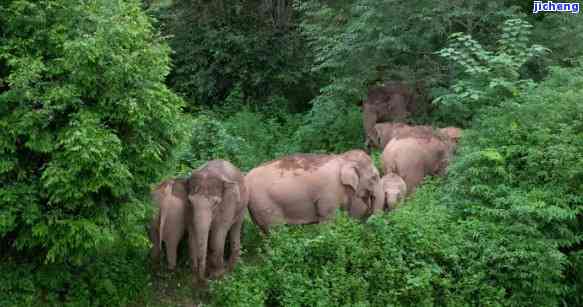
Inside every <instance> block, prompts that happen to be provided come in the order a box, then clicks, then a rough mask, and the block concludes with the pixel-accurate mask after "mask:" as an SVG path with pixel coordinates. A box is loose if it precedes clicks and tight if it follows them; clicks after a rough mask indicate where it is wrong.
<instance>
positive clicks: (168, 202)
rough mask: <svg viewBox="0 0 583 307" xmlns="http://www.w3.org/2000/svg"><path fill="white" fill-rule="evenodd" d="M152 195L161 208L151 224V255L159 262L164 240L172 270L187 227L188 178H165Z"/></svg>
mask: <svg viewBox="0 0 583 307" xmlns="http://www.w3.org/2000/svg"><path fill="white" fill-rule="evenodd" d="M151 197H152V199H153V201H154V202H155V203H156V204H157V205H158V208H159V210H158V214H156V216H155V217H154V219H153V220H152V223H151V224H150V233H149V236H150V241H152V250H151V257H152V259H153V260H155V261H156V262H159V260H160V253H161V251H162V242H164V245H165V249H166V260H167V262H168V269H169V270H171V271H172V270H174V269H175V268H176V256H177V253H178V245H179V243H180V241H181V240H182V238H183V237H184V234H185V232H186V228H187V227H186V220H185V218H184V216H185V211H186V206H187V203H188V198H187V186H186V180H185V179H168V180H165V181H163V182H162V183H160V184H159V185H158V186H157V187H156V188H155V189H154V191H152V193H151Z"/></svg>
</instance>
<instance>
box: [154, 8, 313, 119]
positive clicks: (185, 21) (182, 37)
mask: <svg viewBox="0 0 583 307" xmlns="http://www.w3.org/2000/svg"><path fill="white" fill-rule="evenodd" d="M159 15H160V16H161V17H162V18H163V20H164V21H165V22H164V29H165V32H166V33H168V34H170V35H172V36H171V39H170V45H171V47H172V49H173V50H174V52H175V54H174V65H175V68H176V69H175V70H174V71H173V72H172V74H171V76H170V79H169V82H170V84H171V86H172V87H173V88H174V89H175V90H176V91H177V92H178V93H180V94H182V95H183V96H185V97H186V98H187V100H188V101H190V102H191V103H190V104H193V105H192V106H191V107H195V106H197V105H203V106H212V105H220V104H222V103H223V101H224V100H225V99H226V98H227V97H228V96H229V95H230V94H231V93H232V92H233V91H240V92H241V94H242V96H243V98H244V102H246V103H249V104H253V105H259V106H261V105H264V104H269V105H271V104H275V103H281V97H286V99H287V100H289V101H292V102H294V104H290V103H288V102H287V101H283V102H284V105H283V106H281V107H284V108H288V109H289V110H292V111H294V110H295V111H298V110H305V108H306V102H307V101H308V100H309V99H310V97H311V96H310V93H312V92H314V91H315V90H317V87H315V86H314V85H315V84H313V82H314V81H313V80H314V77H313V76H312V75H311V74H309V73H308V71H307V70H306V66H307V63H308V62H309V60H310V57H309V53H306V47H305V43H304V39H303V38H302V36H301V35H300V33H299V31H298V30H297V22H298V16H297V13H296V11H294V10H293V9H292V7H291V1H263V0H261V1H258V0H253V1H241V0H219V1H200V0H194V1H175V2H174V3H173V5H172V6H171V7H169V8H168V9H166V10H163V11H161V12H160V13H159ZM278 98H279V99H278Z"/></svg>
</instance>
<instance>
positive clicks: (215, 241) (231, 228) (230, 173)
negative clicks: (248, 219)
mask: <svg viewBox="0 0 583 307" xmlns="http://www.w3.org/2000/svg"><path fill="white" fill-rule="evenodd" d="M248 199H249V193H248V191H247V188H246V186H245V181H244V177H243V174H242V173H241V171H240V170H239V169H238V168H237V167H235V166H234V165H233V164H231V163H230V162H228V161H225V160H212V161H209V162H207V163H206V164H205V165H203V166H201V167H200V168H198V169H197V170H194V171H193V172H192V174H191V177H190V179H189V180H188V200H189V203H188V205H189V206H190V207H189V211H188V212H189V216H188V217H187V219H188V220H189V223H188V225H189V227H190V231H189V249H190V254H191V257H192V268H193V273H194V278H193V279H194V280H196V279H198V281H199V282H202V283H203V284H206V278H207V248H208V258H209V260H210V261H209V267H208V275H210V277H213V278H216V277H219V276H221V275H223V274H224V272H225V270H229V271H230V270H232V269H233V268H234V266H235V263H236V262H237V260H238V259H239V255H240V251H241V228H242V225H243V217H244V215H245V210H246V209H247V203H248ZM227 239H228V240H229V246H230V254H229V259H228V265H227V267H226V268H225V266H224V249H225V242H226V240H227Z"/></svg>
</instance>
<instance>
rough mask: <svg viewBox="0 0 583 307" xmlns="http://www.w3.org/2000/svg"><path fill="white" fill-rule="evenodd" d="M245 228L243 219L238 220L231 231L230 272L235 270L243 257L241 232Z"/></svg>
mask: <svg viewBox="0 0 583 307" xmlns="http://www.w3.org/2000/svg"><path fill="white" fill-rule="evenodd" d="M242 228H243V218H240V219H238V220H237V221H236V222H235V224H234V225H233V226H232V227H231V230H230V231H229V242H230V254H229V260H228V264H227V270H228V271H229V272H230V271H232V270H233V269H234V268H235V264H236V263H237V261H238V260H239V256H240V255H241V230H242Z"/></svg>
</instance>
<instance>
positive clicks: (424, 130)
mask: <svg viewBox="0 0 583 307" xmlns="http://www.w3.org/2000/svg"><path fill="white" fill-rule="evenodd" d="M374 129H375V133H376V138H375V139H373V140H372V144H373V145H374V146H375V147H378V148H380V149H384V148H385V146H387V144H388V143H389V141H391V140H392V139H394V138H401V139H402V138H406V137H414V136H421V137H423V136H425V135H428V134H431V133H433V134H436V135H437V134H441V135H442V136H446V137H448V138H450V141H452V142H453V143H455V144H457V142H458V140H459V138H460V136H461V131H462V130H461V129H460V128H456V127H446V128H437V129H436V128H433V127H431V126H426V125H418V126H413V125H407V124H405V123H378V124H376V125H375V126H374Z"/></svg>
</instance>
